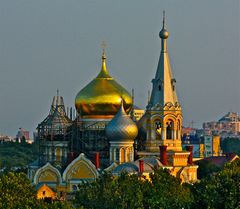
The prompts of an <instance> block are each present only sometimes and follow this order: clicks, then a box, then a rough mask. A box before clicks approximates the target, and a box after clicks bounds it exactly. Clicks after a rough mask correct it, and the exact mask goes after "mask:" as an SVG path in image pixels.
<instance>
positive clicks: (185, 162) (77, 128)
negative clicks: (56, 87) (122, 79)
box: [28, 17, 198, 197]
mask: <svg viewBox="0 0 240 209" xmlns="http://www.w3.org/2000/svg"><path fill="white" fill-rule="evenodd" d="M159 36H160V39H161V52H160V58H159V62H158V66H157V70H156V74H155V77H154V79H153V80H152V92H151V97H150V99H149V102H148V104H147V106H146V110H145V113H144V115H143V116H142V117H141V119H140V120H139V121H136V120H135V119H134V117H133V115H134V114H133V112H134V108H133V95H130V93H129V92H128V91H127V90H126V89H125V88H124V87H122V86H121V85H120V84H119V83H118V82H117V81H116V80H115V79H114V78H113V77H111V76H110V74H109V72H108V69H107V66H106V55H105V51H103V54H102V66H101V70H100V72H99V74H98V75H97V77H96V78H94V79H93V80H92V81H91V82H90V83H89V84H87V85H86V86H85V87H84V88H83V89H82V90H80V91H79V93H78V94H77V96H76V99H75V107H76V111H77V115H76V117H73V114H72V111H70V114H69V111H67V113H66V110H65V106H64V102H63V98H62V97H61V96H59V93H57V96H55V97H54V98H53V102H52V105H51V107H50V111H49V114H48V116H47V117H46V118H45V119H44V120H43V121H42V122H41V123H39V125H38V127H37V130H38V142H39V151H40V154H39V159H38V160H37V161H35V162H33V163H32V164H30V165H29V169H28V175H29V178H30V179H31V180H32V182H33V183H34V184H35V185H36V187H39V188H41V190H39V191H40V192H41V193H42V192H46V191H51V192H52V191H57V193H58V194H59V195H60V196H62V195H63V194H67V193H71V192H74V191H75V190H77V185H78V184H81V183H82V182H86V181H94V180H95V179H96V178H97V177H98V175H99V174H101V173H102V172H104V171H108V172H111V173H112V174H113V175H115V176H118V175H120V173H121V172H123V171H125V172H128V173H129V174H133V173H136V174H141V175H144V176H146V177H148V176H149V174H150V173H152V172H154V170H155V169H158V168H159V167H162V168H166V169H169V170H170V173H171V174H172V175H174V176H177V177H179V178H181V179H182V181H183V182H194V181H196V180H197V168H198V166H196V165H194V164H193V162H192V148H193V147H192V146H188V147H187V148H186V150H183V149H182V146H181V131H182V111H181V105H180V104H179V101H178V98H177V93H176V80H175V79H174V78H173V75H172V71H171V65H170V61H169V57H168V52H167V39H168V36H169V32H168V31H167V29H166V25H165V17H164V18H163V26H162V30H161V31H160V33H159ZM43 185H44V186H43ZM43 188H49V189H48V190H46V191H45V190H44V191H43ZM44 194H45V193H44ZM38 196H40V197H43V195H41V194H38Z"/></svg>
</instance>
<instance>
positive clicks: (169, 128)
mask: <svg viewBox="0 0 240 209" xmlns="http://www.w3.org/2000/svg"><path fill="white" fill-rule="evenodd" d="M166 127H167V139H173V121H172V120H169V121H168V122H167V124H166Z"/></svg>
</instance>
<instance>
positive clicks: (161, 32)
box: [159, 10, 169, 39]
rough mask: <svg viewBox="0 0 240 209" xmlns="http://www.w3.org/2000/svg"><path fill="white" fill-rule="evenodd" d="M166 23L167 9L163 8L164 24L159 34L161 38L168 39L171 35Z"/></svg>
mask: <svg viewBox="0 0 240 209" xmlns="http://www.w3.org/2000/svg"><path fill="white" fill-rule="evenodd" d="M165 26H166V24H165V10H163V26H162V30H161V31H160V33H159V36H160V38H161V39H167V38H168V36H169V33H168V31H167V30H166V28H165Z"/></svg>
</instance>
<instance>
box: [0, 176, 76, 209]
mask: <svg viewBox="0 0 240 209" xmlns="http://www.w3.org/2000/svg"><path fill="white" fill-rule="evenodd" d="M0 191H1V192H0V208H3V209H10V208H11V209H15V208H16V209H18V208H21V209H30V208H31V209H47V208H49V209H61V208H62V209H71V208H72V206H71V205H69V204H68V203H62V202H60V201H53V202H52V203H45V202H44V201H43V200H37V199H36V191H35V190H34V188H33V186H32V184H31V182H30V181H29V180H28V178H27V176H26V175H25V174H24V173H12V172H9V173H8V174H4V175H1V176H0Z"/></svg>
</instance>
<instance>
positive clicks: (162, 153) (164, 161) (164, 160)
mask: <svg viewBox="0 0 240 209" xmlns="http://www.w3.org/2000/svg"><path fill="white" fill-rule="evenodd" d="M159 148H160V161H161V163H162V164H163V165H167V146H166V145H161V146H159Z"/></svg>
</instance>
